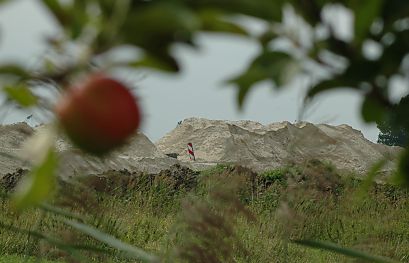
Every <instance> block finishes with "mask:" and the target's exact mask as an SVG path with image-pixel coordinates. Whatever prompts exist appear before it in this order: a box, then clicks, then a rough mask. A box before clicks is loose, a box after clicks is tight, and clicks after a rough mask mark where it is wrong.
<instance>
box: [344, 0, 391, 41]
mask: <svg viewBox="0 0 409 263" xmlns="http://www.w3.org/2000/svg"><path fill="white" fill-rule="evenodd" d="M383 4H384V0H359V1H355V0H351V1H349V7H350V8H351V9H352V10H353V11H354V14H355V26H354V27H355V42H356V43H357V44H359V45H360V44H361V43H362V42H363V41H364V40H365V39H366V37H367V36H368V34H369V31H370V28H371V25H372V23H373V22H374V21H375V19H376V18H378V17H379V16H380V15H381V11H382V7H383Z"/></svg>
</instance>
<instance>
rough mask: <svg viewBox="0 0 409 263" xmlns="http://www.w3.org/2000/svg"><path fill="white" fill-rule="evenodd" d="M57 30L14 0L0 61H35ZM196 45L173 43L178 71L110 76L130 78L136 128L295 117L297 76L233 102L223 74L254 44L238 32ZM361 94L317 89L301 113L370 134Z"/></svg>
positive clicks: (0, 34) (1, 24)
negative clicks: (137, 107)
mask: <svg viewBox="0 0 409 263" xmlns="http://www.w3.org/2000/svg"><path fill="white" fill-rule="evenodd" d="M254 30H256V28H255V29H254ZM56 32H58V29H57V28H56V27H55V25H54V23H53V20H52V19H51V18H50V17H49V15H48V14H47V13H46V12H45V10H44V9H43V8H42V6H41V5H40V4H39V1H37V0H15V1H14V2H13V3H11V4H7V5H5V6H3V7H1V8H0V63H3V62H7V61H10V60H17V61H19V62H21V63H24V65H28V67H33V66H35V64H36V63H38V61H39V58H40V57H41V56H42V55H43V54H44V52H45V51H46V46H45V44H44V43H45V41H44V39H45V37H46V36H47V35H53V34H55V33H56ZM197 42H198V43H199V46H200V49H199V50H193V49H191V48H188V47H183V46H177V47H175V50H174V52H175V53H176V54H177V56H178V57H179V58H180V60H181V64H182V68H183V70H182V72H181V73H180V74H178V75H169V74H163V73H156V72H153V71H148V70H139V71H133V72H130V71H122V72H119V73H118V76H119V77H120V78H121V79H123V80H124V81H125V82H126V83H131V85H133V86H135V87H136V88H135V91H134V92H135V94H136V96H137V97H138V99H139V101H140V102H141V105H142V110H143V116H144V118H143V125H142V128H141V129H142V131H143V132H144V133H145V134H146V135H147V136H148V137H149V138H150V139H151V140H152V141H157V140H158V139H159V138H161V137H162V136H164V135H165V134H166V133H167V132H170V131H171V130H172V129H173V128H175V127H176V124H177V122H178V121H180V120H183V119H185V118H189V117H203V118H208V119H223V120H253V121H258V122H260V123H263V124H268V123H272V122H281V121H290V122H294V121H296V120H298V118H299V116H300V114H299V113H300V109H301V108H302V98H303V94H304V92H305V84H304V82H302V81H301V80H300V81H296V82H295V83H294V84H293V85H291V86H289V87H286V88H284V89H282V90H280V91H277V90H274V89H273V88H272V87H270V86H269V85H268V84H267V83H260V84H258V85H257V86H256V87H255V88H254V89H253V91H252V92H250V94H249V96H248V98H247V101H246V103H245V106H244V109H243V110H242V111H239V110H238V107H237V103H236V92H235V89H234V88H233V86H231V85H227V84H226V83H225V80H226V79H228V78H230V77H233V76H234V75H236V74H238V73H240V72H241V71H243V70H244V69H245V68H246V65H247V64H248V63H249V61H251V59H252V58H253V57H254V56H255V55H256V54H257V51H258V46H257V45H256V43H253V42H251V41H249V40H245V39H243V38H240V37H232V36H221V35H217V34H201V35H200V36H199V37H198V39H197ZM361 102H362V98H361V97H360V96H359V95H358V94H356V93H353V92H352V91H344V90H342V91H335V92H330V93H325V94H324V95H320V96H318V97H317V99H316V100H315V103H314V104H313V105H312V106H311V108H310V110H308V111H306V112H304V114H303V118H302V120H303V121H309V122H312V123H327V124H332V125H339V124H348V125H350V126H352V127H353V128H355V129H358V130H361V131H362V133H363V134H364V135H365V137H366V138H368V139H369V140H372V141H376V139H377V136H378V129H377V128H376V126H375V125H367V124H365V123H364V122H363V121H362V119H361V117H360V104H361ZM27 114H29V112H17V111H15V110H11V111H9V112H8V115H7V116H6V117H5V118H4V119H3V123H13V122H19V121H23V120H25V118H26V116H27Z"/></svg>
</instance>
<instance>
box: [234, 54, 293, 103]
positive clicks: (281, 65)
mask: <svg viewBox="0 0 409 263" xmlns="http://www.w3.org/2000/svg"><path fill="white" fill-rule="evenodd" d="M292 63H295V61H294V60H293V58H292V57H291V56H290V55H288V54H287V53H283V52H278V51H265V52H264V53H262V54H260V55H259V56H258V57H256V58H255V59H254V61H253V62H252V63H251V65H250V66H249V67H248V68H247V70H246V71H245V72H244V73H242V74H240V75H239V76H238V77H236V78H234V79H231V80H229V81H228V82H229V83H233V84H235V85H237V88H238V96H237V101H238V104H239V107H242V106H243V103H244V100H245V97H246V95H247V94H248V92H249V91H250V89H251V88H252V86H253V85H255V84H256V83H258V82H260V81H263V80H270V81H273V82H274V83H275V85H276V87H277V88H279V87H281V86H282V85H283V84H285V82H286V80H287V78H286V77H287V76H286V74H287V73H288V72H289V66H290V65H291V64H292Z"/></svg>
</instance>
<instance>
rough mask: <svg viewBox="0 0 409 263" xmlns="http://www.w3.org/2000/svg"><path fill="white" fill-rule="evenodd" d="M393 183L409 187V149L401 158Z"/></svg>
mask: <svg viewBox="0 0 409 263" xmlns="http://www.w3.org/2000/svg"><path fill="white" fill-rule="evenodd" d="M392 181H393V182H394V183H395V184H397V185H400V186H404V187H409V149H405V150H404V151H403V153H402V154H401V156H400V158H399V165H398V170H397V172H396V174H395V175H394V176H393V178H392Z"/></svg>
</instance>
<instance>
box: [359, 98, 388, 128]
mask: <svg viewBox="0 0 409 263" xmlns="http://www.w3.org/2000/svg"><path fill="white" fill-rule="evenodd" d="M361 112H362V117H363V119H364V121H365V122H381V121H382V120H383V119H384V116H385V110H384V108H383V106H382V104H381V103H379V102H378V101H377V100H374V99H373V98H371V97H370V96H366V97H365V99H364V102H363V104H362V108H361Z"/></svg>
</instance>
